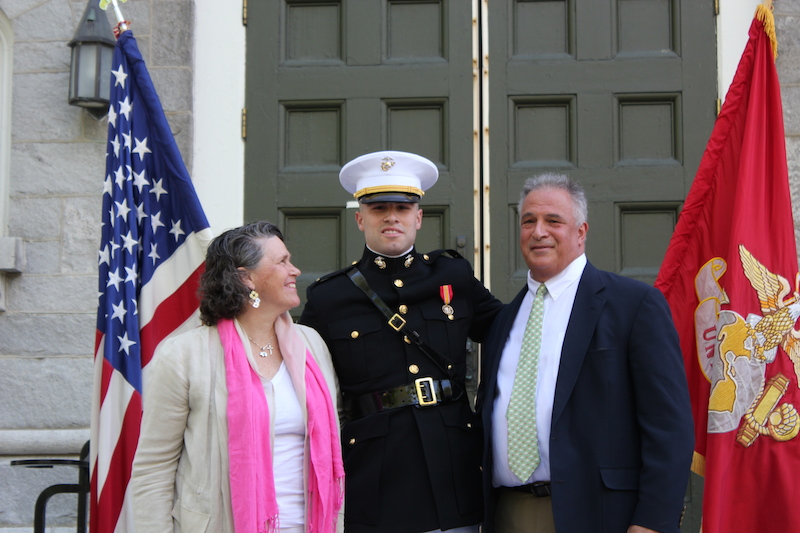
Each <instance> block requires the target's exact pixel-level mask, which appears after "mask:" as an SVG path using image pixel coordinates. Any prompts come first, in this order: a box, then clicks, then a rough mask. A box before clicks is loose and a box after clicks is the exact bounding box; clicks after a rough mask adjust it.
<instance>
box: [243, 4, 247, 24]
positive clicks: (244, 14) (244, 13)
mask: <svg viewBox="0 0 800 533" xmlns="http://www.w3.org/2000/svg"><path fill="white" fill-rule="evenodd" d="M242 26H247V0H242Z"/></svg>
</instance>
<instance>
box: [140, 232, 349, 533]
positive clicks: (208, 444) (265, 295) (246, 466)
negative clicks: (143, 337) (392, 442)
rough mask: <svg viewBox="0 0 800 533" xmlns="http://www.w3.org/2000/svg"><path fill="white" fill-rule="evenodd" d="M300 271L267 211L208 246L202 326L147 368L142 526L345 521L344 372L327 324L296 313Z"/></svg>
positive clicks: (163, 349) (168, 528)
mask: <svg viewBox="0 0 800 533" xmlns="http://www.w3.org/2000/svg"><path fill="white" fill-rule="evenodd" d="M299 274H300V271H299V270H298V269H297V268H295V267H294V265H292V263H291V261H290V255H289V252H288V251H287V249H286V246H285V244H284V242H283V236H282V235H281V233H280V231H279V230H278V228H277V227H275V226H274V225H272V224H270V223H269V222H256V223H253V224H249V225H246V226H242V227H240V228H236V229H233V230H229V231H227V232H225V233H223V234H222V235H220V236H219V237H217V238H216V239H214V241H212V243H211V244H210V246H209V248H208V251H207V255H206V270H205V273H204V274H203V276H202V278H201V282H200V296H201V304H200V313H201V320H202V321H203V323H204V324H205V325H204V326H203V327H200V328H197V329H195V330H192V331H189V332H187V333H184V334H182V335H179V336H177V337H174V338H172V339H169V340H167V341H165V342H164V343H163V344H162V345H161V346H160V347H159V348H158V350H157V351H156V355H155V357H154V359H153V361H152V362H151V364H150V365H148V367H147V369H146V374H145V383H146V385H145V389H144V414H143V419H142V429H141V436H140V440H139V447H138V450H137V453H136V457H135V460H134V465H133V474H132V496H133V503H134V517H135V525H136V531H137V533H155V532H164V533H171V532H179V531H184V532H190V533H196V532H203V531H207V532H215V533H216V532H226V533H227V532H230V533H233V532H237V533H238V532H248V533H249V532H252V531H258V532H266V531H280V532H282V533H305V532H306V531H311V529H312V527H313V531H321V532H333V531H335V530H337V529H338V530H340V529H341V522H342V521H341V507H342V505H341V504H342V482H343V475H344V474H343V470H342V464H341V451H340V444H339V429H338V427H339V426H338V419H337V415H336V413H338V395H337V392H336V390H337V386H336V379H335V376H334V373H333V367H332V365H331V361H330V354H329V353H328V350H327V348H326V346H325V343H324V342H323V341H322V339H321V338H320V337H319V335H317V333H316V332H315V331H314V330H312V329H310V328H307V327H304V326H298V325H295V324H293V323H292V321H291V318H290V317H289V313H288V310H289V309H291V308H293V307H296V306H297V305H299V303H300V299H299V298H298V296H297V289H296V285H295V284H296V279H297V276H298V275H299Z"/></svg>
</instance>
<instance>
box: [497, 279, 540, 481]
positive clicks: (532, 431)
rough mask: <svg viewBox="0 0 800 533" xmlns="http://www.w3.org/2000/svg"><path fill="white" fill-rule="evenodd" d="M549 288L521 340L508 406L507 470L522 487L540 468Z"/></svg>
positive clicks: (537, 302) (535, 303) (535, 302)
mask: <svg viewBox="0 0 800 533" xmlns="http://www.w3.org/2000/svg"><path fill="white" fill-rule="evenodd" d="M545 294H547V288H546V287H545V286H544V283H542V284H541V285H539V289H538V290H537V291H536V296H535V297H534V298H533V307H532V308H531V314H530V315H528V324H527V325H526V326H525V334H524V335H523V337H522V347H521V348H520V351H519V363H517V373H516V374H515V375H514V387H513V388H512V389H511V399H510V401H509V402H508V411H507V412H506V420H508V466H509V468H510V469H511V471H512V472H513V473H514V475H516V476H517V477H518V478H519V479H520V481H522V482H523V483H524V482H525V481H526V480H527V479H528V478H530V477H531V474H533V471H534V470H536V467H537V466H539V441H538V432H537V431H536V376H537V373H538V370H539V349H540V348H541V346H542V319H543V318H544V296H545Z"/></svg>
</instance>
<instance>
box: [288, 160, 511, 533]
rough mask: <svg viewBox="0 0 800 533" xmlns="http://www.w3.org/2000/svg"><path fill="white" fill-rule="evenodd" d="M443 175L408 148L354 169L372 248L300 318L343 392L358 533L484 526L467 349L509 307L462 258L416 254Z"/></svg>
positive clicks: (349, 170)
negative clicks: (361, 283) (423, 204)
mask: <svg viewBox="0 0 800 533" xmlns="http://www.w3.org/2000/svg"><path fill="white" fill-rule="evenodd" d="M437 177H438V171H437V170H436V166H435V165H434V164H433V163H431V162H430V161H428V160H427V159H425V158H422V157H420V156H417V155H415V154H408V153H404V152H377V153H373V154H367V155H365V156H361V157H359V158H357V159H355V160H353V161H351V162H350V163H348V164H347V165H345V166H344V167H343V169H342V172H341V174H340V180H341V182H342V185H343V186H344V187H345V189H347V190H348V191H349V192H351V193H353V194H354V196H355V197H356V198H357V199H358V200H359V202H360V203H361V204H362V205H361V208H360V211H359V214H357V215H356V220H357V222H358V224H359V227H360V228H361V229H362V231H364V233H365V238H366V242H367V246H366V247H365V250H364V254H363V256H362V257H361V259H360V260H359V261H358V262H356V263H354V267H349V268H347V269H343V270H341V271H338V272H334V273H332V274H329V275H327V276H325V277H324V278H322V279H320V280H318V281H317V282H315V283H314V284H312V285H311V286H310V287H309V289H308V293H307V296H308V300H307V304H306V307H305V309H304V311H303V315H302V317H301V319H300V321H301V323H303V324H306V325H309V326H311V327H313V328H315V329H316V330H317V331H318V332H319V333H320V335H321V336H322V337H323V339H325V342H326V343H327V344H328V347H329V348H330V351H331V354H332V356H333V362H334V366H335V368H336V372H337V375H338V378H339V385H340V387H341V391H342V394H343V399H344V404H345V417H346V421H345V424H344V427H343V429H342V448H343V454H344V461H345V472H346V490H345V497H346V500H345V506H346V508H345V528H346V531H347V532H348V533H367V532H369V533H373V532H380V533H393V532H397V533H421V532H425V531H431V530H438V529H441V530H446V529H452V528H459V527H464V526H470V525H475V524H479V523H480V521H481V520H482V516H483V515H482V490H481V472H480V463H481V434H480V431H479V428H478V424H477V423H476V421H475V418H474V414H473V412H472V409H471V408H470V404H469V400H468V398H467V394H466V387H465V374H466V363H467V361H466V359H467V355H466V343H467V338H471V339H473V340H475V341H478V342H480V341H482V340H483V339H484V336H485V335H486V333H487V331H488V329H489V326H490V325H491V323H492V320H493V319H494V317H495V315H496V314H497V313H498V312H499V310H500V309H501V307H502V304H501V303H500V302H499V301H498V300H497V299H495V298H494V297H493V296H492V295H491V294H490V293H489V291H488V290H486V288H485V287H484V286H483V285H482V284H481V283H480V282H479V281H478V280H477V279H475V276H474V274H473V272H472V268H471V266H470V264H469V262H468V261H466V260H465V259H464V258H462V257H460V256H459V255H458V254H456V253H455V252H449V251H443V250H438V251H435V252H430V253H427V254H421V253H418V252H417V251H416V249H415V248H414V247H413V241H414V238H415V236H416V229H418V228H419V226H420V225H421V211H419V208H418V205H417V204H418V202H419V199H420V196H422V195H423V194H424V191H425V190H426V189H427V188H428V187H430V186H431V185H433V183H435V181H436V178H437ZM395 209H399V210H400V211H399V212H398V213H395V212H394V210H395ZM390 252H398V253H390ZM356 271H357V273H360V274H361V275H362V276H363V278H364V279H365V280H366V282H367V283H368V285H369V287H370V288H371V290H372V291H374V293H375V294H376V295H377V296H378V297H379V298H380V299H381V300H382V301H383V302H384V303H385V305H386V306H387V307H388V309H389V311H390V312H391V313H393V314H394V315H395V317H394V318H393V319H392V325H390V324H389V322H390V321H389V320H387V317H386V316H385V315H384V314H383V313H382V312H381V311H380V310H379V309H378V308H377V307H376V306H375V304H374V303H373V301H372V300H371V299H370V298H369V297H368V296H367V295H366V294H365V293H364V292H363V291H362V289H360V288H359V287H357V286H356V285H355V284H354V283H353V281H352V280H351V279H350V277H349V275H348V274H350V275H352V274H353V273H355V272H356ZM403 321H404V322H405V325H403V326H402V327H399V328H398V327H397V326H399V325H401V324H402V323H403ZM397 329H400V331H397ZM412 332H415V333H416V334H418V335H419V341H420V342H421V343H422V344H423V345H424V346H425V349H426V350H427V351H428V352H429V353H432V352H435V354H432V356H429V355H426V354H425V353H424V352H423V351H422V350H421V349H420V347H419V346H418V345H417V343H416V340H415V339H414V334H413V333H412Z"/></svg>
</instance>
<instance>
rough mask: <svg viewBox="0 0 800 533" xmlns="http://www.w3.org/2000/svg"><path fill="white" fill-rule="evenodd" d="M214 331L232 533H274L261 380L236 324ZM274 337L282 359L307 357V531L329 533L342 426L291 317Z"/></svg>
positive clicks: (281, 321)
mask: <svg viewBox="0 0 800 533" xmlns="http://www.w3.org/2000/svg"><path fill="white" fill-rule="evenodd" d="M217 330H218V331H219V337H220V341H221V342H222V347H223V350H224V352H225V381H226V383H227V385H228V412H227V415H228V456H229V458H230V478H231V479H230V482H231V504H232V507H233V523H234V529H235V531H237V532H251V531H256V532H257V533H267V532H270V533H271V532H274V531H277V530H278V528H279V525H278V502H277V500H276V498H275V478H274V476H273V469H272V450H271V449H270V425H269V407H268V405H267V398H266V396H265V395H264V388H263V386H262V385H261V379H260V378H259V377H258V374H256V372H255V371H254V370H253V369H252V368H251V367H250V363H249V362H248V360H247V355H246V353H245V349H244V346H243V345H242V341H241V339H240V337H239V334H238V332H237V331H236V326H235V325H234V323H233V320H229V319H224V320H220V321H219V323H218V324H217ZM275 334H276V336H277V338H278V342H279V343H280V346H281V351H282V352H283V353H284V354H285V355H288V356H289V357H291V358H294V357H298V356H302V354H303V353H304V352H305V361H306V368H305V370H306V371H305V385H306V408H307V411H308V421H307V424H306V428H307V432H308V440H309V442H310V446H309V447H310V453H309V455H310V457H309V472H308V492H309V495H308V500H307V501H306V507H307V509H308V512H307V513H306V515H307V516H308V524H306V530H307V531H308V532H309V533H325V532H329V531H330V532H332V531H334V530H335V529H336V520H337V516H338V513H339V509H340V508H341V506H342V502H343V486H344V485H343V483H344V468H343V467H342V453H341V448H340V444H339V423H338V419H337V417H336V412H335V410H334V408H333V401H332V400H331V397H330V393H329V391H328V386H327V384H326V382H325V378H324V376H323V375H322V372H321V371H320V369H319V366H317V363H316V361H314V357H313V356H312V355H311V353H310V352H309V351H308V349H307V348H306V346H305V343H304V342H303V339H302V338H301V337H300V334H299V333H298V332H297V331H296V330H295V327H294V325H293V324H292V320H291V318H290V317H289V313H284V314H283V315H281V316H280V317H279V318H278V320H277V321H276V322H275Z"/></svg>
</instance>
